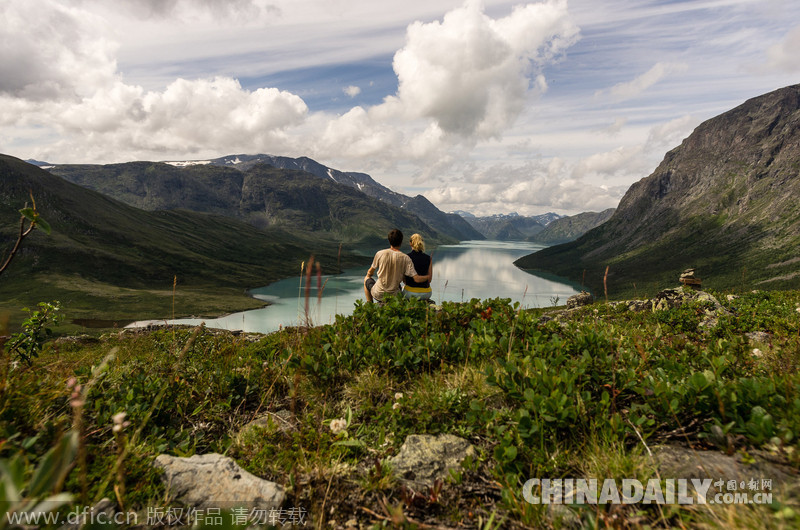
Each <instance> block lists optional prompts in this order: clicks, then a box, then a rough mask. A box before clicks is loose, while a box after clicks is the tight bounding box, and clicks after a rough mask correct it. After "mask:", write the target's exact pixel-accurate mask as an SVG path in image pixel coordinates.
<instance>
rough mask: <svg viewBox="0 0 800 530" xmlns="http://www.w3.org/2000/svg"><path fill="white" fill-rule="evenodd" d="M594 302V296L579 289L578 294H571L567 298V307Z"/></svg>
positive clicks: (571, 307) (574, 307) (576, 306)
mask: <svg viewBox="0 0 800 530" xmlns="http://www.w3.org/2000/svg"><path fill="white" fill-rule="evenodd" d="M593 302H594V297H593V296H592V294H591V293H589V292H587V291H581V292H580V293H578V294H573V295H572V296H570V297H569V298H567V309H576V308H578V307H583V306H585V305H591V304H592V303H593Z"/></svg>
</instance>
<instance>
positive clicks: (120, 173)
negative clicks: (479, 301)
mask: <svg viewBox="0 0 800 530" xmlns="http://www.w3.org/2000/svg"><path fill="white" fill-rule="evenodd" d="M251 162H252V163H248V162H242V163H241V165H238V166H237V167H236V168H234V167H228V166H226V165H221V164H210V163H209V164H197V163H194V164H182V165H175V164H167V163H161V162H128V163H123V164H108V165H57V166H53V167H51V168H49V171H50V172H52V173H53V174H55V175H58V176H61V177H63V178H65V179H67V180H69V181H70V182H73V183H75V184H79V185H81V186H84V187H87V188H89V189H93V190H96V191H99V192H101V193H103V194H106V195H109V196H111V197H114V198H116V199H118V200H121V201H123V202H125V203H127V204H130V205H132V206H135V207H137V208H142V209H145V210H174V209H187V210H192V211H196V212H204V213H214V214H218V215H224V216H227V217H233V218H237V219H242V220H245V221H247V222H248V223H250V224H252V225H253V226H256V227H258V228H262V229H265V228H269V227H280V228H283V229H285V230H289V231H292V232H298V233H307V234H311V233H316V234H319V233H322V232H324V233H326V234H327V236H328V237H329V238H330V239H331V240H334V241H336V242H337V243H338V242H340V241H341V242H344V243H346V244H358V245H364V244H367V245H379V246H382V245H384V244H385V240H386V234H387V233H388V232H389V230H391V229H392V228H395V227H397V228H400V229H401V230H403V231H404V232H408V233H409V235H410V233H412V232H420V233H421V234H423V236H424V237H426V239H429V240H430V241H432V242H440V243H452V242H455V241H456V238H452V237H449V236H447V235H446V234H443V233H442V232H440V231H439V230H437V229H434V228H431V226H429V225H428V224H427V223H425V222H424V221H422V220H421V219H420V218H419V217H417V216H415V215H414V214H412V213H411V212H410V211H408V210H406V209H402V208H398V207H396V206H392V205H391V204H387V203H385V202H382V201H376V200H374V199H372V198H370V197H368V196H366V195H365V194H363V193H361V192H360V191H358V190H357V189H355V188H353V187H351V186H348V185H345V184H341V183H338V182H336V181H335V180H334V179H321V178H319V177H317V176H315V175H313V174H312V173H309V172H308V171H305V170H303V169H282V168H276V167H274V166H270V165H267V164H264V163H261V162H258V161H255V160H253V161H251ZM311 162H313V161H311ZM309 163H310V162H309ZM431 206H432V205H431ZM434 209H435V208H434ZM437 211H438V210H437ZM442 215H444V214H442Z"/></svg>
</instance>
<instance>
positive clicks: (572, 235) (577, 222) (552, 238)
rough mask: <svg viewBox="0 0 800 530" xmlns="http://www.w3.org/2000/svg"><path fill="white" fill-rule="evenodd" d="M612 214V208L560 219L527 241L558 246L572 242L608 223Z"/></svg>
mask: <svg viewBox="0 0 800 530" xmlns="http://www.w3.org/2000/svg"><path fill="white" fill-rule="evenodd" d="M613 213H614V208H608V209H607V210H603V211H602V212H583V213H579V214H577V215H569V216H567V217H560V218H558V219H555V220H553V221H552V222H551V223H550V224H548V225H547V226H546V227H545V229H544V230H542V231H541V232H539V233H537V234H535V235H532V236H530V237H529V238H528V241H532V242H534V243H541V244H543V245H558V244H561V243H567V242H569V241H574V240H575V239H578V238H579V237H580V236H582V235H583V234H585V233H586V232H588V231H589V230H591V229H592V228H595V227H597V226H599V225H601V224H603V223H605V222H606V221H608V219H609V218H610V217H611V215H612V214H613Z"/></svg>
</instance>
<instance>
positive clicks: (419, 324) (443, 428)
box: [0, 291, 800, 528]
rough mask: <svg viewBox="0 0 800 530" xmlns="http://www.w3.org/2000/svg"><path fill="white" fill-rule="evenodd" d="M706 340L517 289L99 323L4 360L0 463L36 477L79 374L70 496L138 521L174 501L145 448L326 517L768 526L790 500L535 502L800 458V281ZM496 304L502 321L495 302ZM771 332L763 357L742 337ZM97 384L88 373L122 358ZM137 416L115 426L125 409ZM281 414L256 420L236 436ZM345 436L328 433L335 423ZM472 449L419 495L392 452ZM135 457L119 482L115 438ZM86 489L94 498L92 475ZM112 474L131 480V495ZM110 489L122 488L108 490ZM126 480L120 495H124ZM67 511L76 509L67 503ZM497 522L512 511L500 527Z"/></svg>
mask: <svg viewBox="0 0 800 530" xmlns="http://www.w3.org/2000/svg"><path fill="white" fill-rule="evenodd" d="M719 298H720V299H721V301H723V303H724V304H725V306H726V308H727V309H729V310H730V311H731V314H730V316H726V317H723V318H721V319H720V324H719V326H718V327H717V328H715V329H713V330H712V331H711V332H706V333H704V332H701V331H698V329H697V323H698V322H699V321H700V320H701V319H702V309H703V308H702V307H699V306H698V307H694V306H692V305H688V306H684V307H682V308H677V309H671V310H668V311H663V312H659V313H650V312H644V313H634V312H630V311H627V310H625V309H624V307H623V306H611V305H606V304H602V303H599V304H595V305H593V306H588V307H585V308H581V309H579V310H577V311H573V312H571V313H570V314H569V316H568V317H564V318H563V319H562V320H561V321H557V320H551V321H549V322H545V321H544V320H541V319H540V316H541V315H542V314H543V313H544V312H545V311H547V310H546V309H536V310H530V311H520V310H519V309H518V308H517V307H514V306H512V305H509V303H508V301H505V300H472V301H470V302H465V303H445V304H443V306H442V308H441V309H440V310H437V309H434V308H432V307H431V306H428V305H427V304H424V303H419V302H416V301H405V300H402V299H391V300H390V301H389V302H388V303H387V304H386V305H384V306H382V307H380V306H378V305H370V304H359V303H357V304H356V307H355V310H354V312H353V314H352V315H351V316H348V317H339V318H338V319H337V321H336V323H335V324H333V325H328V326H322V327H315V328H291V329H285V330H282V331H280V332H277V333H272V334H269V335H236V336H234V335H232V334H230V333H227V332H221V331H219V332H218V331H212V330H207V329H204V328H197V329H195V330H191V329H185V328H178V329H174V330H162V331H155V332H126V333H116V332H115V333H106V334H104V335H102V336H100V337H99V341H96V342H91V343H82V342H80V341H68V342H65V341H59V342H51V343H48V344H47V345H46V347H45V350H44V351H43V353H42V354H41V355H40V357H38V358H37V359H35V360H34V363H33V364H32V365H31V366H27V365H25V364H18V365H16V366H15V367H13V368H12V366H11V365H10V364H9V362H8V359H7V358H6V359H5V360H4V362H3V365H4V367H3V368H2V370H1V371H0V377H1V378H2V383H3V384H2V386H1V387H0V440H3V441H2V444H0V458H10V457H12V456H13V455H22V457H23V459H24V461H25V462H27V464H26V466H27V469H28V470H29V471H28V472H29V473H30V472H31V470H32V469H33V467H34V466H35V465H37V463H39V462H41V461H42V460H43V457H44V454H45V453H46V451H47V450H48V449H49V448H51V447H52V446H53V445H54V444H55V443H56V442H57V441H58V440H59V438H60V437H61V436H62V433H64V432H66V431H67V430H69V429H70V428H71V427H72V426H73V425H74V416H75V410H74V408H73V407H71V406H70V390H69V389H68V388H67V385H66V383H65V382H66V381H67V380H68V379H69V378H71V377H74V378H76V380H77V383H78V384H82V385H84V386H85V385H87V384H88V382H89V381H90V380H92V379H96V381H95V382H94V384H93V386H92V387H91V390H89V391H88V392H87V395H86V403H85V406H83V408H82V422H83V428H82V431H81V432H82V433H83V436H82V438H81V445H82V447H83V449H84V454H85V465H79V466H77V467H76V468H74V469H73V470H72V471H71V472H70V474H69V475H68V476H67V478H66V481H65V484H64V487H65V489H66V490H67V491H69V492H71V493H73V495H74V496H75V501H74V502H76V503H81V502H96V501H97V500H99V499H100V498H102V497H109V498H111V499H116V501H117V502H118V503H119V504H121V505H124V506H125V507H126V509H133V510H138V511H140V512H141V513H144V512H145V511H146V509H147V508H148V507H151V508H152V507H159V508H164V509H166V508H167V507H169V506H170V505H171V504H170V503H171V502H174V501H170V500H169V499H168V498H167V497H166V491H165V489H164V486H163V485H162V484H161V482H160V480H159V477H158V474H157V473H156V472H155V471H154V470H153V468H152V467H151V462H152V460H153V459H154V458H155V457H156V456H157V455H158V454H161V453H168V454H172V455H178V456H189V455H192V454H200V453H209V452H219V453H223V454H226V455H228V456H231V457H233V458H234V459H236V460H237V462H238V463H239V464H240V465H242V466H243V467H244V468H245V469H247V470H248V471H250V472H251V473H254V474H256V475H257V476H260V477H264V478H267V479H270V480H274V481H277V482H279V483H281V484H283V485H285V486H286V487H287V495H288V500H287V505H288V506H302V507H304V508H305V509H306V510H307V511H308V513H309V522H310V523H311V524H312V525H313V527H315V528H323V527H328V525H334V526H336V525H344V524H345V523H346V522H347V521H348V520H350V519H356V520H358V521H359V522H361V523H364V524H374V525H377V526H378V527H381V526H392V525H394V526H396V527H407V528H414V527H420V528H422V527H425V526H424V525H425V524H427V525H442V526H447V527H455V526H459V525H460V526H464V527H468V528H497V527H503V528H530V527H553V528H560V527H564V526H569V525H575V524H577V525H581V526H584V527H600V526H612V527H633V528H645V527H653V526H656V527H661V526H670V527H671V526H676V527H709V528H711V527H718V526H724V525H734V526H737V527H756V526H758V527H761V526H765V525H766V526H768V527H775V528H790V527H792V525H796V524H797V521H798V517H799V516H800V512H798V511H797V510H798V506H797V497H779V498H777V494H776V502H775V503H773V504H772V505H766V506H756V505H752V506H703V507H698V506H677V505H667V506H651V505H650V506H648V505H600V506H577V507H572V508H568V507H560V508H559V507H553V506H547V505H541V504H539V505H535V504H528V503H527V502H526V501H525V500H524V498H523V496H522V485H523V484H524V482H525V481H526V480H527V479H528V478H531V477H552V478H560V477H607V478H617V479H622V478H639V479H641V480H647V479H648V478H652V477H654V476H658V470H657V467H656V466H655V464H654V462H653V460H652V458H651V457H650V449H649V448H650V447H652V446H655V445H657V444H663V443H678V444H682V445H684V446H685V445H689V446H691V447H693V448H695V449H698V450H699V449H714V448H715V447H716V446H715V442H714V441H713V440H714V438H713V437H712V436H710V434H711V433H712V432H714V428H715V426H716V427H719V426H722V427H723V428H725V429H726V432H727V433H729V434H730V440H731V444H732V446H731V447H730V448H727V447H726V448H724V449H729V450H732V451H734V452H740V453H743V454H746V453H750V452H753V451H755V450H761V451H766V452H768V453H771V455H772V456H771V458H772V459H774V460H777V461H782V462H784V464H785V465H787V466H789V467H792V468H794V469H795V472H796V470H797V469H798V467H800V457H799V456H798V451H797V450H798V441H797V440H798V436H799V435H800V395H798V394H797V389H798V388H800V371H799V370H798V369H799V368H800V313H798V311H797V310H796V308H797V307H798V304H800V292H798V291H781V292H764V291H761V292H756V293H747V294H745V295H742V296H740V297H739V298H734V299H732V300H727V299H726V298H725V296H723V295H719ZM489 308H491V309H492V311H488V309H489ZM750 331H768V332H770V335H769V341H768V344H766V345H765V344H759V347H760V348H763V349H764V354H763V355H760V356H756V355H754V354H753V352H752V349H753V346H752V345H750V344H749V343H748V339H747V338H746V337H745V336H744V333H746V332H750ZM112 351H113V352H114V355H113V358H112V359H111V360H110V361H109V364H108V368H107V370H106V371H105V375H104V376H102V377H101V378H97V376H93V375H92V369H91V367H93V366H95V367H96V366H98V365H99V364H101V361H102V360H103V359H104V358H106V356H107V355H108V354H109V352H112ZM119 412H125V413H126V414H127V419H128V421H130V422H131V425H130V426H129V427H127V428H126V429H125V430H124V431H123V432H124V434H125V438H120V437H119V436H116V435H115V434H114V433H113V432H112V426H113V419H112V418H113V416H114V415H115V414H118V413H119ZM263 416H267V417H268V418H269V419H267V420H266V421H264V422H262V423H261V424H260V425H261V426H254V427H249V428H247V429H244V427H245V426H246V425H248V424H249V423H250V422H251V421H253V420H254V419H257V418H260V417H263ZM338 419H343V420H344V421H345V422H346V424H347V425H346V428H345V429H344V430H343V431H341V432H333V430H332V429H331V423H332V421H333V420H338ZM438 433H449V434H455V435H457V436H460V437H463V438H466V439H468V440H469V441H470V442H471V443H472V444H473V445H474V446H475V447H476V449H477V457H476V458H475V459H472V460H470V461H469V462H466V463H465V464H464V466H463V468H462V469H461V470H458V471H457V472H453V473H451V474H450V475H449V476H448V477H446V478H445V480H444V481H443V482H442V484H441V485H440V486H438V487H437V488H431V489H429V490H427V491H423V492H419V493H420V494H419V495H411V494H410V493H409V491H408V489H407V488H405V487H404V486H403V484H402V483H401V482H400V481H398V480H397V479H395V478H394V477H393V476H392V474H391V469H390V466H389V465H388V461H389V458H390V457H391V456H392V455H393V454H396V453H397V452H398V450H399V448H400V446H401V445H402V443H403V441H404V440H405V438H406V437H407V436H408V435H410V434H438ZM123 446H124V447H125V448H126V449H125V450H126V452H125V454H124V458H122V461H121V465H122V469H123V470H124V473H123V474H122V475H121V477H120V478H119V479H118V478H117V472H116V470H117V469H119V467H118V466H119V465H120V464H119V463H118V462H119V461H120V459H119V455H120V454H121V452H120V451H121V448H122V447H123ZM84 482H85V483H86V485H87V487H86V493H85V496H84V494H83V493H81V492H82V483H84ZM120 482H121V483H122V486H123V487H122V488H120V487H119V486H120ZM115 484H116V485H117V489H116V491H115V489H114V486H115ZM120 492H122V493H120ZM65 509H66V508H65ZM501 521H502V523H501Z"/></svg>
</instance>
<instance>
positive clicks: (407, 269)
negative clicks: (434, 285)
mask: <svg viewBox="0 0 800 530" xmlns="http://www.w3.org/2000/svg"><path fill="white" fill-rule="evenodd" d="M388 239H389V247H390V248H387V249H384V250H379V251H378V253H377V254H375V259H373V260H372V266H371V267H370V268H369V270H368V271H367V276H366V277H365V278H364V296H366V298H367V301H368V302H372V300H373V299H375V300H378V301H380V300H383V297H384V296H385V295H387V294H393V293H397V292H399V291H400V282H402V281H403V276H411V277H413V278H414V281H416V282H425V281H428V280H430V276H428V275H425V276H420V275H419V274H417V271H416V270H415V269H414V264H413V263H412V262H411V258H409V257H408V255H407V254H405V253H404V252H403V251H401V250H400V245H402V244H403V232H401V231H400V230H397V229H396V228H395V229H394V230H392V231H391V232H389V236H388ZM376 270H377V271H378V279H377V281H376V280H374V279H373V278H372V275H373V274H374V273H375V271H376Z"/></svg>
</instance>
